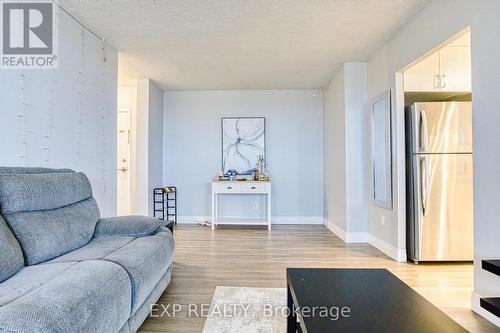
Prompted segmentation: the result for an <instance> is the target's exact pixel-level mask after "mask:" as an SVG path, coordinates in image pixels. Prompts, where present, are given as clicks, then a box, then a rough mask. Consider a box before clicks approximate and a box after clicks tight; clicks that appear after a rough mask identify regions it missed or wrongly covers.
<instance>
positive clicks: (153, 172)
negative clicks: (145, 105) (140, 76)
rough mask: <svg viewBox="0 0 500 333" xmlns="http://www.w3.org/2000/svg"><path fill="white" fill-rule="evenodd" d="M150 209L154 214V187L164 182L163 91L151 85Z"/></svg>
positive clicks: (151, 83)
mask: <svg viewBox="0 0 500 333" xmlns="http://www.w3.org/2000/svg"><path fill="white" fill-rule="evenodd" d="M148 133H149V146H148V154H149V156H148V160H149V165H148V198H149V206H148V211H149V212H150V214H152V209H153V195H152V192H153V189H154V188H155V187H162V186H163V185H164V184H163V91H162V90H160V88H158V87H157V86H156V85H155V84H154V83H153V82H152V81H150V85H149V131H148Z"/></svg>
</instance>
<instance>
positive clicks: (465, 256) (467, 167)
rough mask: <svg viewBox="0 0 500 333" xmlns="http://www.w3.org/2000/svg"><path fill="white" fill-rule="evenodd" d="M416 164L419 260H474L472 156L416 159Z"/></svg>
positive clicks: (420, 157)
mask: <svg viewBox="0 0 500 333" xmlns="http://www.w3.org/2000/svg"><path fill="white" fill-rule="evenodd" d="M413 164H414V170H415V176H416V178H417V179H415V185H416V187H417V193H416V195H415V207H416V209H415V214H417V216H415V221H416V230H415V233H416V235H415V236H416V239H415V240H416V242H415V243H416V244H415V245H416V247H417V248H416V249H415V250H416V259H417V260H419V261H469V260H472V258H473V252H472V251H473V247H472V225H473V223H472V221H473V216H472V155H471V154H437V155H415V156H414V157H413Z"/></svg>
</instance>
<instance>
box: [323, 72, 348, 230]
mask: <svg viewBox="0 0 500 333" xmlns="http://www.w3.org/2000/svg"><path fill="white" fill-rule="evenodd" d="M323 94H324V97H323V112H324V133H325V143H324V145H325V146H324V150H325V165H324V173H325V189H324V190H325V212H324V213H325V222H326V223H327V225H332V224H333V225H334V226H336V227H337V228H340V229H341V231H343V232H344V233H345V232H346V230H347V227H346V201H347V198H346V185H347V182H346V162H345V159H346V141H345V78H344V68H343V67H342V68H341V69H340V70H339V71H338V72H337V73H336V74H335V76H334V77H333V79H332V80H331V82H330V84H329V85H328V87H327V88H326V89H325V91H324V93H323ZM344 238H345V237H344Z"/></svg>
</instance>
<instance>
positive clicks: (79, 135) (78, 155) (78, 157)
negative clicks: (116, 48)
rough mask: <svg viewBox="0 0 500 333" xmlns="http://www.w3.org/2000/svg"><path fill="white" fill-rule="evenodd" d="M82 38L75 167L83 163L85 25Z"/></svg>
mask: <svg viewBox="0 0 500 333" xmlns="http://www.w3.org/2000/svg"><path fill="white" fill-rule="evenodd" d="M81 39H82V42H81V45H82V63H81V67H80V70H79V71H78V75H79V80H80V84H79V88H78V92H77V93H78V95H79V99H80V101H79V108H80V110H79V118H78V127H77V135H76V160H75V168H77V169H78V167H79V166H80V165H81V153H80V149H81V147H80V142H81V139H82V126H83V86H84V82H83V73H84V71H85V30H84V28H83V27H82V30H81Z"/></svg>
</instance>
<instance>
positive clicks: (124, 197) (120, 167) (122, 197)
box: [116, 110, 131, 215]
mask: <svg viewBox="0 0 500 333" xmlns="http://www.w3.org/2000/svg"><path fill="white" fill-rule="evenodd" d="M117 130H118V139H117V146H118V153H117V158H118V161H117V164H116V165H117V196H118V198H117V211H118V215H130V212H131V199H130V198H131V186H130V110H118V119H117Z"/></svg>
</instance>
